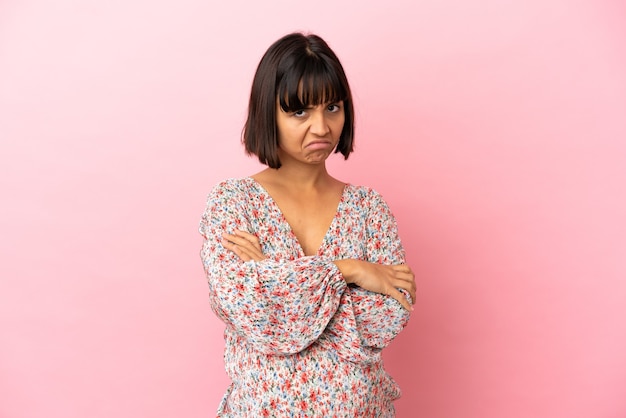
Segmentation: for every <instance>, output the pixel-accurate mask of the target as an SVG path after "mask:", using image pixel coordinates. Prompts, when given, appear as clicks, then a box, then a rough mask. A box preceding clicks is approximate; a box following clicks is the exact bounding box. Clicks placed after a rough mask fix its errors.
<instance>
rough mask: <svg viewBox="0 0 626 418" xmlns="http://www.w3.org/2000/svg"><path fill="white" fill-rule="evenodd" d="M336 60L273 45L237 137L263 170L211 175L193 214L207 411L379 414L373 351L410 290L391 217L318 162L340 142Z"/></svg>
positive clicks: (343, 107) (347, 130)
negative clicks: (209, 397)
mask: <svg viewBox="0 0 626 418" xmlns="http://www.w3.org/2000/svg"><path fill="white" fill-rule="evenodd" d="M353 115H354V111H353V107H352V96H351V93H350V88H349V86H348V81H347V79H346V76H345V74H344V71H343V68H342V66H341V64H340V63H339V60H338V59H337V57H336V56H335V54H334V53H333V51H332V50H331V49H330V48H329V47H328V45H327V44H326V43H325V42H324V41H323V40H322V39H321V38H319V37H318V36H315V35H308V36H305V35H303V34H299V33H294V34H290V35H287V36H285V37H283V38H281V39H279V40H278V41H276V42H275V43H274V44H273V45H272V46H271V47H270V48H269V49H268V51H267V52H266V53H265V55H264V56H263V58H262V59H261V62H260V63H259V66H258V68H257V71H256V75H255V78H254V81H253V84H252V92H251V96H250V103H249V109H248V119H247V122H246V125H245V129H244V134H243V142H244V144H245V148H246V151H247V152H248V153H249V154H254V155H256V156H257V157H258V158H259V160H260V161H261V163H263V164H265V165H267V166H268V168H267V169H265V170H263V171H261V172H259V173H257V174H255V175H253V176H251V177H246V178H242V179H231V180H227V181H224V182H222V183H221V184H219V185H217V186H216V187H215V188H214V189H213V190H212V192H211V194H210V196H209V198H208V204H207V208H206V211H205V212H204V215H203V217H202V221H201V223H200V232H201V233H202V234H203V236H204V238H205V241H204V245H203V248H202V252H201V256H202V260H203V263H204V268H205V271H206V274H207V278H208V281H209V290H210V300H211V306H212V308H213V310H214V312H215V313H216V314H217V315H218V316H219V317H220V318H221V319H222V320H223V321H224V322H225V324H226V330H225V334H224V338H225V340H226V348H225V354H224V359H225V363H226V370H227V372H228V374H229V376H230V378H231V379H232V384H231V385H230V387H229V389H228V390H227V392H226V394H225V395H224V398H223V400H222V403H221V405H220V406H219V409H218V416H219V417H255V418H256V417H267V416H272V417H294V416H295V417H350V418H354V417H376V418H379V417H393V416H394V408H393V401H394V400H395V399H397V398H398V397H399V396H400V390H399V388H398V386H397V384H396V383H395V382H394V381H393V379H392V378H391V377H390V376H389V375H388V374H387V373H386V372H385V370H384V369H383V364H382V358H381V350H382V349H383V348H384V347H385V346H387V345H388V344H389V342H390V341H391V340H392V339H393V338H394V337H395V336H396V335H397V334H398V333H399V332H400V331H401V330H402V329H403V328H404V326H405V325H406V322H407V320H408V318H409V313H410V311H411V310H412V307H411V303H412V302H411V301H412V300H414V299H415V281H414V276H413V273H412V271H411V269H410V268H409V267H408V266H407V265H406V264H405V259H404V251H403V249H402V244H401V242H400V239H399V237H398V233H397V228H396V222H395V220H394V218H393V215H392V214H391V212H390V210H389V208H388V206H387V204H386V203H385V201H384V200H383V199H382V197H381V196H380V195H379V194H377V193H376V192H375V191H373V190H371V189H369V188H366V187H359V186H354V185H350V184H346V183H343V182H341V181H339V180H337V179H335V178H333V177H332V176H330V174H329V173H328V171H327V170H326V159H327V158H328V156H329V155H330V154H331V153H332V152H333V151H334V152H341V153H342V154H343V155H344V157H345V158H348V155H349V154H350V152H351V151H352V149H353V145H352V144H353V132H354V125H353V119H354V118H353Z"/></svg>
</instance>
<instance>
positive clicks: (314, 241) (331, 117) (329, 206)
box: [222, 102, 416, 311]
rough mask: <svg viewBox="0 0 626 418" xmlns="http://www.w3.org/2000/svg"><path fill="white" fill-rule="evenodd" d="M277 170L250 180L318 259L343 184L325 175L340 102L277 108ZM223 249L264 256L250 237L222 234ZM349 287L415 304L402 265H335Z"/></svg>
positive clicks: (339, 123) (244, 256)
mask: <svg viewBox="0 0 626 418" xmlns="http://www.w3.org/2000/svg"><path fill="white" fill-rule="evenodd" d="M276 115H277V116H276V124H277V126H278V137H279V138H278V141H279V153H278V155H279V157H280V161H281V163H282V166H281V167H280V168H279V169H271V168H267V169H265V170H263V171H261V172H259V173H257V174H255V175H254V176H252V178H253V179H255V180H256V181H257V182H258V183H259V184H261V186H263V187H264V188H265V190H267V192H268V193H269V194H270V196H272V199H273V200H274V201H275V202H276V203H277V205H278V206H279V208H280V209H281V212H282V213H283V215H284V216H285V219H286V220H287V222H288V223H289V225H290V226H291V229H292V231H293V232H294V234H295V235H296V238H298V241H299V243H300V245H301V247H302V249H303V251H304V254H305V255H315V254H317V252H318V250H319V248H320V247H321V245H322V241H323V239H324V236H325V234H326V231H327V230H328V228H329V226H330V224H331V222H332V220H333V218H334V216H335V213H336V210H337V206H338V205H339V202H340V200H341V196H342V194H343V189H344V187H345V184H344V183H342V182H340V181H339V180H337V179H335V178H333V177H332V176H330V174H328V171H327V170H326V159H327V158H328V156H329V155H330V154H331V153H332V152H333V151H334V149H335V147H336V146H337V144H338V142H339V138H340V135H341V131H342V130H343V125H344V121H345V114H344V110H343V102H337V103H326V104H323V105H317V106H312V107H309V108H306V109H302V110H299V111H296V112H285V111H283V110H282V109H281V108H280V106H279V105H278V104H277V109H276ZM222 238H223V240H222V244H223V245H224V247H225V248H226V249H228V250H230V251H232V252H233V253H235V254H236V255H237V256H238V257H239V258H240V259H241V260H243V261H250V260H255V261H262V260H264V259H265V258H266V257H265V255H264V254H263V252H262V251H261V244H260V242H259V240H258V238H257V237H256V236H255V235H254V234H250V233H248V232H246V231H241V230H236V231H234V234H224V235H223V237H222ZM334 263H335V265H336V266H337V268H338V269H339V271H340V272H341V274H342V275H343V277H344V279H345V281H346V282H347V283H353V284H355V285H357V286H359V287H361V288H363V289H366V290H369V291H371V292H376V293H381V294H385V295H389V296H391V297H392V298H394V299H396V300H397V301H398V302H400V303H401V304H402V306H404V308H406V309H407V310H409V311H412V310H413V307H412V306H411V304H410V303H409V302H408V301H407V299H406V298H405V297H404V295H403V294H402V293H400V292H399V291H398V290H397V288H400V289H404V290H406V291H408V292H409V294H410V295H411V299H412V300H413V301H415V291H416V285H415V275H414V274H413V271H412V270H411V268H410V267H409V266H408V265H406V264H398V265H382V264H376V263H370V262H367V261H362V260H356V259H345V260H336V261H335V262H334Z"/></svg>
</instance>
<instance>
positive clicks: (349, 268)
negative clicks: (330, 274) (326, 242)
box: [334, 259, 357, 283]
mask: <svg viewBox="0 0 626 418" xmlns="http://www.w3.org/2000/svg"><path fill="white" fill-rule="evenodd" d="M334 263H335V265H336V266H337V269H339V272H340V273H341V275H342V276H343V279H344V280H345V281H346V283H354V282H355V276H356V274H355V271H356V266H357V260H352V259H345V260H335V261H334Z"/></svg>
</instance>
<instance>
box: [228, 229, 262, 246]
mask: <svg viewBox="0 0 626 418" xmlns="http://www.w3.org/2000/svg"><path fill="white" fill-rule="evenodd" d="M234 232H235V235H237V236H239V237H242V238H245V239H247V240H248V241H250V242H251V243H253V244H257V245H258V244H259V239H258V238H257V236H256V235H254V234H251V233H249V232H247V231H243V230H241V229H235V231H234Z"/></svg>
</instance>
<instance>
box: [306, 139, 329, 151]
mask: <svg viewBox="0 0 626 418" xmlns="http://www.w3.org/2000/svg"><path fill="white" fill-rule="evenodd" d="M330 146H332V143H331V142H329V141H314V142H309V143H308V144H306V146H305V147H304V148H307V149H322V148H328V147H330Z"/></svg>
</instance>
